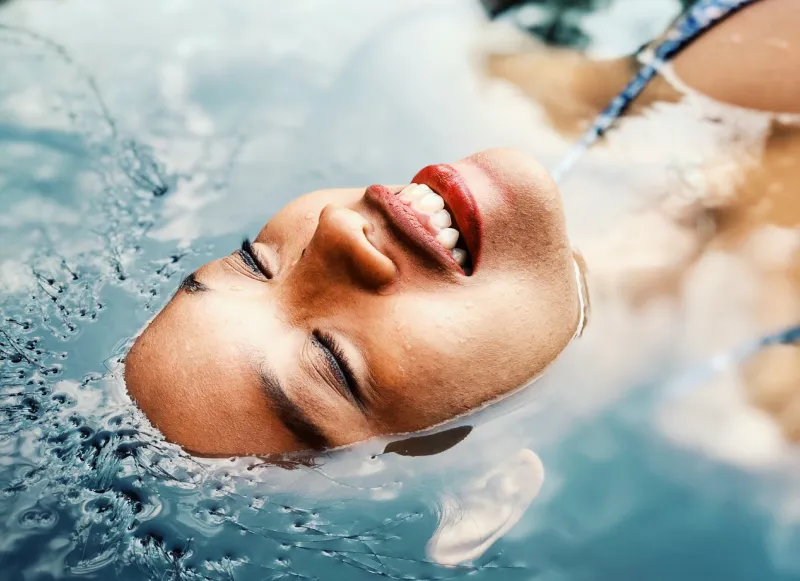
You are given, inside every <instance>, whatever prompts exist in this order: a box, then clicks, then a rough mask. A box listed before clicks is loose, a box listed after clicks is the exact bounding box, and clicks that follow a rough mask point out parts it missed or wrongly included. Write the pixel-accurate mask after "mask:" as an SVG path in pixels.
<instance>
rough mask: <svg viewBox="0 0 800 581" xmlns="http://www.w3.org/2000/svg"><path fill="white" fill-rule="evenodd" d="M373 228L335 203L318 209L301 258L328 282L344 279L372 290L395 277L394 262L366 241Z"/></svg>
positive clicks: (357, 214)
mask: <svg viewBox="0 0 800 581" xmlns="http://www.w3.org/2000/svg"><path fill="white" fill-rule="evenodd" d="M372 231H373V225H372V224H371V223H370V222H369V221H368V220H367V219H365V218H364V217H363V216H362V215H361V214H359V213H358V212H355V211H354V210H351V209H349V208H346V207H344V206H339V205H336V204H329V205H327V206H325V207H324V208H323V209H322V212H321V213H320V215H319V222H318V224H317V229H316V231H315V232H314V236H313V237H312V238H311V242H310V243H309V245H308V247H307V248H306V251H305V256H304V259H305V260H307V261H308V262H309V263H313V264H314V265H315V267H316V268H318V269H324V270H325V274H326V277H325V278H328V279H329V280H330V279H333V280H339V279H344V281H345V282H350V283H353V284H356V285H358V286H361V287H364V288H367V289H373V290H376V289H378V288H380V287H382V286H386V285H388V284H390V283H391V282H393V281H394V280H395V279H396V278H397V267H396V266H395V264H394V262H392V260H391V259H390V258H389V257H387V256H386V255H385V254H383V253H381V252H380V251H379V250H378V249H377V248H376V247H375V246H374V245H373V243H372V242H371V241H370V234H371V233H372Z"/></svg>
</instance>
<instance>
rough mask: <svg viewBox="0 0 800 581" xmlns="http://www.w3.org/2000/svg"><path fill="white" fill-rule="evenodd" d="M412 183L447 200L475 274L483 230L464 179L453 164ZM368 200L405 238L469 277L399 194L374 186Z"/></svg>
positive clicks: (427, 170) (425, 171)
mask: <svg viewBox="0 0 800 581" xmlns="http://www.w3.org/2000/svg"><path fill="white" fill-rule="evenodd" d="M412 183H416V184H424V185H426V186H428V187H429V188H431V189H432V190H433V191H434V192H436V193H437V194H439V195H440V196H441V197H442V199H444V202H445V204H446V205H447V208H448V209H449V210H450V213H451V215H452V216H453V219H454V220H455V223H456V225H457V226H458V229H459V232H460V233H461V235H462V237H463V239H464V244H465V245H466V247H467V250H468V251H469V253H470V257H471V258H472V268H473V273H474V272H475V271H476V270H477V268H478V264H479V260H480V249H481V237H482V236H481V235H482V230H483V228H482V221H481V217H480V213H479V211H478V206H477V203H476V202H475V198H473V197H472V194H471V192H470V191H469V188H468V187H467V185H466V183H465V181H464V179H463V178H462V177H461V175H460V174H459V173H458V172H457V171H456V170H455V169H454V168H452V167H451V166H449V165H431V166H428V167H426V168H424V169H422V170H421V171H420V172H419V173H417V175H416V176H414V179H413V180H412ZM365 197H366V199H367V200H369V201H370V202H372V203H373V204H375V205H376V206H378V207H379V208H380V209H381V210H382V213H383V214H384V216H385V217H386V218H387V219H388V220H389V222H390V223H391V225H392V226H394V228H396V229H397V230H398V231H399V232H400V233H401V234H402V235H403V236H404V237H405V238H407V239H409V240H410V241H411V242H412V243H414V244H415V245H416V246H417V247H419V248H421V249H422V250H423V251H425V253H426V254H428V255H429V256H431V257H432V258H434V259H435V260H436V262H438V263H439V264H441V265H443V266H445V267H447V268H448V269H450V270H454V271H455V272H457V273H459V274H461V275H464V276H466V274H465V272H464V270H463V269H462V268H461V266H460V265H459V264H458V263H457V262H456V261H455V259H454V258H453V256H452V255H451V254H450V252H448V251H447V250H446V249H445V248H444V247H443V246H442V245H441V244H440V243H439V242H438V240H436V237H435V236H434V235H433V234H432V233H431V232H430V231H429V230H428V229H427V228H426V227H425V226H424V225H423V224H422V223H421V222H420V221H419V218H417V216H416V214H415V212H414V211H413V210H411V209H410V208H409V207H408V206H407V205H406V204H404V203H403V202H402V201H401V200H400V199H399V198H398V197H397V193H396V192H392V191H390V190H389V188H387V187H386V186H381V185H373V186H370V187H368V188H367V191H366V193H365Z"/></svg>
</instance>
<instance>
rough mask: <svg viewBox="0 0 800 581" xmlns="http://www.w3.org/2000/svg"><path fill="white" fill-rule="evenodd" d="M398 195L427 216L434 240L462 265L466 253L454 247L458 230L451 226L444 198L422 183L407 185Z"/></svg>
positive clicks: (450, 218) (451, 220)
mask: <svg viewBox="0 0 800 581" xmlns="http://www.w3.org/2000/svg"><path fill="white" fill-rule="evenodd" d="M398 196H399V197H400V199H401V200H403V201H404V202H406V203H407V204H409V205H410V206H411V207H412V208H414V210H416V211H417V212H418V213H421V214H426V215H427V216H428V224H427V225H428V226H429V227H430V228H431V229H432V230H433V233H434V235H435V236H436V240H438V241H439V243H440V244H441V245H442V246H444V247H445V248H446V249H447V250H449V251H450V254H452V256H453V258H454V259H455V261H456V262H457V263H458V264H460V265H462V266H463V265H464V263H465V262H466V261H467V253H466V252H465V251H464V250H462V249H461V248H456V244H457V243H458V237H459V232H458V230H457V229H455V228H451V226H452V224H453V219H452V217H451V216H450V212H448V211H447V210H446V209H445V207H444V199H442V197H441V196H440V195H439V194H437V193H435V192H434V191H433V190H432V189H430V188H429V187H428V186H426V185H423V184H411V185H408V186H406V187H405V188H403V190H402V191H401V192H400V193H399V194H398Z"/></svg>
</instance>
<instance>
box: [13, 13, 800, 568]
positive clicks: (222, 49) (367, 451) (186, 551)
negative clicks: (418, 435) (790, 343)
mask: <svg viewBox="0 0 800 581" xmlns="http://www.w3.org/2000/svg"><path fill="white" fill-rule="evenodd" d="M636 1H637V2H638V0H636ZM678 4H679V3H678V2H677V1H676V2H655V3H654V4H653V10H652V14H653V16H652V18H651V20H647V18H646V17H641V18H638V20H637V19H633V21H629V20H624V19H620V20H619V21H618V22H617V25H618V27H619V30H618V31H617V34H616V36H617V44H616V50H618V51H620V52H624V51H626V50H632V49H633V48H635V47H636V46H638V43H640V42H641V39H640V37H641V35H642V34H643V33H642V30H641V28H642V27H645V28H647V27H650V28H654V29H657V28H658V27H659V26H663V25H664V24H665V23H666V21H668V17H669V16H670V6H672V10H673V12H674V11H676V10H677V8H678ZM656 5H657V6H656ZM601 16H602V14H601ZM612 16H613V15H612ZM645 16H646V15H645ZM608 18H611V17H610V16H609V17H608ZM608 18H607V19H606V20H608ZM611 22H615V21H614V20H613V18H612V19H611ZM631 22H638V24H636V26H634V25H632V24H631ZM642 23H644V24H642ZM481 24H482V15H481V13H480V11H479V8H478V7H477V6H476V5H472V4H471V3H470V2H464V1H462V0H451V1H447V0H404V1H403V2H392V3H388V2H374V1H369V0H360V1H357V0H337V2H335V3H334V2H321V1H312V0H293V1H292V2H277V1H272V2H260V3H257V2H243V1H237V2H226V3H220V2H210V1H191V2H189V1H186V2H181V1H155V0H153V1H145V2H137V3H135V4H133V3H123V2H121V1H118V0H105V1H104V2H90V1H89V0H70V1H68V2H56V1H41V2H33V1H30V2H27V1H24V0H18V1H12V2H10V3H5V4H3V5H2V6H0V58H1V59H2V62H3V68H2V76H0V207H2V209H3V210H2V213H0V236H2V244H0V289H2V299H1V301H2V302H0V313H1V314H2V328H1V329H0V357H1V358H0V412H1V413H0V580H2V581H11V580H14V581H16V580H23V579H24V580H26V581H34V580H35V581H39V580H50V579H97V580H107V579H143V578H146V579H190V580H193V579H236V580H245V579H258V580H262V579H283V578H288V579H293V578H294V579H323V580H329V579H330V580H343V581H344V580H346V581H350V580H357V579H368V578H374V577H378V578H388V579H449V578H460V577H465V576H469V577H471V578H475V579H500V580H515V579H520V580H523V579H524V580H528V579H543V580H548V581H550V580H562V579H570V580H573V579H578V580H582V579H618V580H623V579H631V580H634V579H635V580H639V579H648V580H650V579H652V580H661V579H663V580H674V579H702V580H707V579H726V580H739V579H741V580H745V579H747V580H750V579H759V580H773V579H774V580H779V579H780V580H783V579H800V550H798V547H800V525H798V522H800V514H798V512H800V511H798V509H797V508H796V507H797V506H798V504H797V502H798V501H797V494H796V490H797V482H798V480H797V479H796V477H793V476H792V475H794V474H797V472H796V471H793V470H795V468H794V464H792V462H793V461H794V459H793V458H794V457H793V456H787V458H789V460H786V461H783V460H782V462H784V464H788V465H790V466H789V468H786V467H785V466H783V467H782V469H780V470H778V469H772V468H771V469H765V468H764V467H763V466H760V465H759V466H755V467H754V466H753V465H746V464H745V465H743V464H742V463H741V462H739V463H737V462H731V461H728V460H726V458H725V457H724V455H722V456H720V455H719V454H716V455H715V454H710V453H708V451H707V450H706V451H704V450H702V449H698V448H697V447H692V446H687V445H682V444H681V442H680V441H676V440H675V438H671V437H669V433H670V432H669V430H666V431H665V429H662V428H660V427H659V426H660V425H661V424H660V423H659V422H660V420H659V418H660V417H661V416H660V410H661V409H662V407H663V406H664V405H666V404H664V403H663V402H662V400H661V399H660V398H661V394H662V393H663V390H662V388H663V387H664V386H665V385H667V384H668V381H669V376H670V373H671V372H672V371H675V370H674V369H672V367H673V366H674V365H673V362H671V361H668V360H663V361H659V362H658V363H657V364H655V363H654V364H652V365H650V364H648V365H647V366H646V369H645V371H644V372H642V371H641V370H639V371H637V372H635V373H634V372H632V373H630V374H627V375H624V374H623V375H624V380H622V379H621V380H619V382H618V383H620V385H618V386H616V388H615V389H610V388H609V389H607V390H606V389H605V388H604V390H603V396H602V397H599V396H598V397H594V396H593V397H592V398H589V397H588V396H587V395H586V394H588V393H596V392H597V391H598V390H597V389H594V388H596V387H597V384H598V383H600V380H598V379H597V378H598V377H600V376H601V375H602V374H601V373H596V372H595V371H594V370H593V369H592V368H591V364H589V366H588V367H587V368H585V369H572V370H570V369H566V370H564V369H562V370H556V371H560V372H561V373H559V374H556V375H555V376H554V377H555V379H554V380H553V381H551V382H550V384H549V385H546V386H545V387H546V389H547V390H550V391H554V392H556V393H557V394H559V395H557V396H553V397H552V398H551V399H547V398H546V397H545V396H542V397H543V399H542V400H541V402H540V403H541V405H540V408H538V409H534V408H535V406H533V407H532V406H530V405H528V406H527V407H526V406H522V407H515V406H516V403H520V399H519V398H517V400H514V401H512V403H511V404H510V405H507V406H506V407H502V406H501V407H500V408H498V410H495V412H494V413H487V414H485V415H484V416H478V417H477V418H476V419H473V420H469V421H470V423H471V424H474V425H475V427H474V429H473V431H472V432H470V434H469V435H468V436H467V437H466V439H464V440H463V442H460V443H458V444H457V445H455V446H454V447H452V448H450V449H449V450H447V451H446V452H444V453H442V454H439V455H436V456H429V457H406V456H401V455H398V454H393V453H389V454H383V453H382V452H383V447H384V445H385V442H371V443H367V444H365V445H362V446H358V447H355V448H354V449H352V450H349V451H344V452H339V453H335V454H328V455H324V456H322V457H320V458H317V459H316V460H315V461H313V462H297V463H293V464H288V465H285V466H273V465H263V464H262V463H260V462H259V461H258V460H255V459H221V460H213V461H210V460H198V459H193V458H191V457H188V456H186V455H185V454H183V453H182V452H181V451H180V450H178V449H176V448H175V447H173V446H171V445H170V444H168V443H165V442H163V441H161V440H160V439H159V438H158V435H157V434H154V433H153V431H152V429H151V428H149V427H148V426H147V425H146V422H144V421H143V420H142V419H141V417H140V416H139V415H138V413H137V412H136V411H135V410H134V409H132V408H131V406H130V403H129V402H128V400H127V399H126V397H125V394H124V387H123V386H122V384H121V379H120V371H121V368H120V360H121V357H122V355H123V354H124V352H125V348H126V345H127V341H128V340H129V338H130V337H131V336H133V335H134V334H135V333H136V332H137V331H138V329H140V328H141V326H142V325H143V324H144V323H145V322H146V321H147V320H148V319H149V318H150V317H151V316H152V315H153V314H154V313H155V312H156V311H157V309H158V308H159V307H160V306H161V305H162V304H163V303H164V302H165V300H166V299H167V297H168V296H169V294H170V293H171V292H172V290H173V289H174V288H175V286H176V284H177V281H178V280H180V277H181V276H182V275H183V274H185V273H186V272H189V271H191V270H193V269H194V268H195V267H196V266H198V265H199V264H201V263H203V262H204V261H206V260H207V259H208V258H209V257H210V256H215V255H217V254H219V253H225V252H228V249H230V248H233V247H234V246H235V245H236V244H237V242H238V241H239V240H240V238H241V236H242V235H243V234H252V233H253V232H255V231H256V230H257V229H258V228H259V227H260V226H261V224H262V222H263V221H264V220H265V219H267V218H268V217H269V216H270V215H271V214H272V213H274V212H275V211H276V210H277V209H278V208H280V207H281V205H283V204H284V203H285V202H286V201H288V200H290V199H292V198H293V197H294V196H296V195H298V194H301V193H304V192H307V191H311V190H313V189H316V188H320V187H330V186H348V185H350V186H355V185H362V184H364V183H371V182H375V181H380V182H384V183H402V182H405V181H408V179H409V177H410V176H411V175H413V174H414V173H415V172H416V170H418V169H419V168H420V167H422V166H424V165H427V164H428V163H431V162H434V161H445V160H450V159H454V158H457V157H460V156H462V155H466V154H469V153H472V152H473V151H475V150H479V149H482V148H486V147H491V146H496V145H512V146H518V147H523V148H525V149H528V150H530V151H532V152H533V153H536V154H537V155H539V156H540V157H541V158H542V159H543V160H544V161H545V162H546V163H551V162H554V161H555V160H556V159H557V158H558V156H559V155H561V154H563V152H564V151H566V149H567V147H568V144H569V142H568V140H566V139H564V140H562V141H558V139H557V138H556V137H554V136H550V137H547V138H544V137H542V136H543V135H549V134H548V133H547V131H548V129H547V128H546V127H544V125H543V124H542V123H543V122H542V121H541V120H534V119H532V118H531V116H530V113H529V111H528V110H527V109H525V107H526V106H527V105H525V106H523V104H522V103H521V101H520V100H519V99H518V98H517V97H515V96H514V95H512V94H508V91H507V89H505V88H503V87H500V86H495V87H494V88H492V87H488V88H487V86H486V81H485V79H481V78H480V76H479V74H478V73H477V72H476V67H475V64H474V61H473V60H471V59H470V58H469V55H470V54H472V53H470V51H471V50H474V45H473V42H474V39H475V38H476V37H477V36H478V35H479V32H480V29H481ZM586 35H587V37H591V31H590V30H587V32H586ZM591 38H594V37H591ZM595 40H597V42H598V43H599V45H603V46H608V43H609V41H608V39H607V38H605V37H604V39H603V38H595ZM584 44H586V43H584ZM432 55H435V58H434V57H433V56H432ZM537 122H538V123H540V124H542V125H541V126H537V125H535V123H537ZM528 123H530V124H531V125H530V129H529V130H526V131H524V132H521V131H520V126H521V125H523V124H528ZM630 367H631V368H634V367H636V364H635V362H631V364H630ZM623 383H624V385H622V384H623ZM593 389H594V391H593ZM544 391H545V390H543V393H544ZM530 399H531V398H528V399H522V400H521V401H522V403H528V404H530ZM534 399H535V398H534ZM588 399H593V400H597V401H593V402H592V404H591V405H588V404H587V406H585V407H583V408H580V409H577V408H576V407H574V406H572V405H571V404H569V405H568V404H567V403H565V402H568V401H569V402H571V401H572V400H576V401H581V400H588ZM548 402H549V403H548ZM611 404H613V405H611ZM559 406H560V407H559ZM521 448H528V449H531V450H534V451H535V452H536V454H538V456H539V457H540V458H541V461H542V463H543V465H544V467H545V478H544V484H543V487H542V489H541V491H540V493H539V494H538V496H537V497H536V498H535V499H534V500H533V502H532V504H531V505H530V507H529V508H527V510H525V511H524V515H523V516H522V518H521V519H520V520H519V522H518V523H517V524H516V525H515V526H514V527H513V528H512V529H511V530H510V531H509V532H508V534H506V535H504V536H503V538H501V539H500V540H498V541H497V542H495V543H494V544H493V545H492V546H491V547H489V548H488V549H487V550H486V551H485V552H484V553H483V554H482V555H481V556H479V557H477V558H476V559H474V560H472V561H470V562H467V563H465V564H461V565H458V566H455V567H445V566H442V565H440V564H437V563H436V562H435V558H434V557H433V556H432V555H431V553H430V551H429V550H428V549H427V548H426V547H427V545H428V543H429V541H430V539H431V538H432V536H433V535H434V531H435V530H436V529H437V523H438V522H439V518H440V515H441V513H442V510H443V508H442V507H443V499H444V498H446V497H448V496H449V497H455V498H457V499H459V498H460V499H462V500H463V499H465V498H466V496H464V495H465V494H467V493H465V492H464V490H467V489H468V485H469V483H470V482H472V481H474V479H475V478H477V477H480V475H481V474H484V473H486V471H487V470H489V471H490V470H491V469H492V467H493V466H494V465H496V464H497V463H498V462H501V461H505V460H506V459H507V458H513V457H514V454H515V453H516V452H517V450H519V449H521ZM783 468H786V469H785V470H784V469H783ZM790 468H791V469H790ZM787 474H788V476H787ZM499 509H500V507H499V506H498V507H497V510H499ZM464 518H465V519H469V518H473V515H472V514H471V513H468V512H465V516H464Z"/></svg>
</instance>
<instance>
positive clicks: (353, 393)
mask: <svg viewBox="0 0 800 581" xmlns="http://www.w3.org/2000/svg"><path fill="white" fill-rule="evenodd" d="M312 337H313V339H314V343H316V345H317V346H318V347H319V348H320V351H322V354H323V355H324V356H325V359H326V360H327V362H328V365H329V366H330V369H331V372H332V373H333V375H334V376H335V377H336V378H337V379H338V381H339V383H340V385H341V387H342V389H343V390H344V391H345V393H347V394H349V395H350V399H352V400H353V402H354V403H355V404H356V405H358V406H359V407H361V408H363V407H364V401H363V398H362V394H363V392H362V390H361V388H360V386H359V384H358V380H357V379H356V375H355V373H353V367H352V366H351V365H350V360H349V359H348V358H347V355H346V354H345V352H344V350H343V349H342V348H341V346H340V345H339V343H338V342H337V341H336V339H335V338H334V337H333V336H332V335H330V334H329V333H326V332H324V331H320V330H315V331H314V332H313V333H312Z"/></svg>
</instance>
